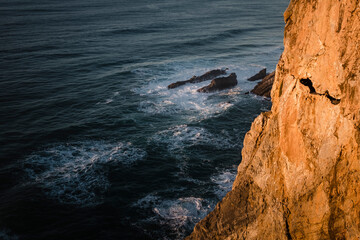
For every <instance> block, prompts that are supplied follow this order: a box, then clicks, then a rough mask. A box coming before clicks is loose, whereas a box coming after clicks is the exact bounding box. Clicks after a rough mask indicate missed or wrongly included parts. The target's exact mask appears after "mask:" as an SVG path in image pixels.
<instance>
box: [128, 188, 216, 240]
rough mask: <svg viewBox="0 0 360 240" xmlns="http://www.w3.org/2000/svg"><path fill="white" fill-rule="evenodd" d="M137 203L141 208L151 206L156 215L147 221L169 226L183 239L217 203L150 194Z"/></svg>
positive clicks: (177, 236)
mask: <svg viewBox="0 0 360 240" xmlns="http://www.w3.org/2000/svg"><path fill="white" fill-rule="evenodd" d="M135 205H136V206H138V207H141V208H151V209H152V211H153V213H154V214H155V217H151V218H149V219H147V221H151V222H154V221H155V222H157V223H158V224H160V225H164V226H167V227H168V228H170V230H171V233H172V234H173V235H174V237H175V239H183V238H184V237H185V235H186V234H187V233H188V232H189V231H190V230H192V229H193V227H194V226H195V224H196V223H198V222H199V221H200V220H201V219H203V218H204V217H205V216H206V215H207V214H208V213H209V212H210V211H211V210H212V209H213V208H214V206H215V203H211V202H209V201H207V200H205V199H203V198H197V197H184V198H178V199H174V200H162V199H160V198H159V197H157V196H154V195H151V194H150V195H148V196H146V197H144V198H142V199H140V200H139V201H138V202H137V203H136V204H135ZM164 239H166V237H165V238H164Z"/></svg>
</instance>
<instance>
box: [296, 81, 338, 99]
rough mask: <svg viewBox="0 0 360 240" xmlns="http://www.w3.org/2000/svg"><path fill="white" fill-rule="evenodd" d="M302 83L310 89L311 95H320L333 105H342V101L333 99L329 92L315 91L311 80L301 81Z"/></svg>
mask: <svg viewBox="0 0 360 240" xmlns="http://www.w3.org/2000/svg"><path fill="white" fill-rule="evenodd" d="M300 83H301V84H302V85H304V86H306V87H308V88H309V90H310V94H315V95H319V96H325V97H326V98H327V99H329V100H330V102H331V103H332V104H333V105H338V104H339V103H340V101H341V99H337V98H334V97H332V96H331V95H330V93H329V91H328V90H326V91H325V93H318V92H316V90H315V88H314V86H313V83H312V81H311V80H310V79H309V78H306V79H301V80H300Z"/></svg>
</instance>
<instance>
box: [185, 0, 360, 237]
mask: <svg viewBox="0 0 360 240" xmlns="http://www.w3.org/2000/svg"><path fill="white" fill-rule="evenodd" d="M359 16H360V6H359V1H358V0H344V1H338V0H316V1H298V0H291V2H290V5H289V7H288V9H287V10H286V12H285V14H284V19H285V22H286V27H285V33H284V35H285V38H284V52H283V54H282V57H281V58H280V60H279V62H278V65H277V68H276V73H275V80H274V84H273V87H272V90H271V99H272V102H273V105H272V109H271V111H269V112H267V113H262V114H261V115H260V116H258V117H257V118H256V119H255V120H254V122H253V124H252V126H251V130H250V131H249V132H248V133H247V134H246V136H245V139H244V147H243V150H242V162H241V164H240V165H239V167H238V174H237V177H236V180H235V182H234V184H233V188H232V191H231V192H229V193H228V194H227V195H226V197H225V198H224V199H223V200H222V201H221V202H220V203H218V204H217V206H216V208H215V209H214V211H213V212H211V213H210V214H209V215H208V216H207V217H206V218H204V219H203V220H202V221H200V222H199V223H198V224H197V225H196V226H195V229H194V232H193V233H192V234H191V235H190V236H189V237H188V239H204V240H205V239H228V240H230V239H231V240H233V239H304V240H305V239H311V240H320V239H334V240H335V239H359V236H360V207H359V206H360V148H359V145H360V111H359V110H360V74H359V73H360V51H359V50H358V44H359V39H360V28H359V26H360V18H359ZM340 100H341V101H340Z"/></svg>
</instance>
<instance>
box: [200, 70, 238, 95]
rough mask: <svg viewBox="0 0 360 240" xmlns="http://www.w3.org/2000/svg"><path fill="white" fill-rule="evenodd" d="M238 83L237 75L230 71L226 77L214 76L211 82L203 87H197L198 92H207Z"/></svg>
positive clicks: (230, 86)
mask: <svg viewBox="0 0 360 240" xmlns="http://www.w3.org/2000/svg"><path fill="white" fill-rule="evenodd" d="M237 84H238V81H237V76H236V74H235V73H231V74H230V75H229V76H227V77H221V78H215V79H214V80H212V81H211V83H210V84H209V85H207V86H205V87H203V88H200V89H198V90H197V91H198V92H202V93H209V92H215V91H220V90H224V89H227V88H232V87H234V86H236V85H237Z"/></svg>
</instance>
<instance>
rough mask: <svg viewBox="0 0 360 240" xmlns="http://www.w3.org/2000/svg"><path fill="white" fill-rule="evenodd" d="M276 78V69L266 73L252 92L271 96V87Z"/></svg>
mask: <svg viewBox="0 0 360 240" xmlns="http://www.w3.org/2000/svg"><path fill="white" fill-rule="evenodd" d="M274 80H275V71H274V72H272V73H270V74H268V75H266V76H265V77H264V78H263V79H262V80H261V82H259V83H258V84H257V85H256V86H255V87H254V89H253V90H251V92H252V93H254V94H256V95H259V96H264V97H270V95H271V89H272V85H273V84H274Z"/></svg>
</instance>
